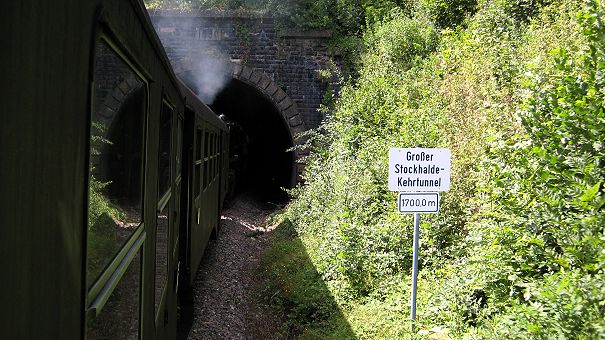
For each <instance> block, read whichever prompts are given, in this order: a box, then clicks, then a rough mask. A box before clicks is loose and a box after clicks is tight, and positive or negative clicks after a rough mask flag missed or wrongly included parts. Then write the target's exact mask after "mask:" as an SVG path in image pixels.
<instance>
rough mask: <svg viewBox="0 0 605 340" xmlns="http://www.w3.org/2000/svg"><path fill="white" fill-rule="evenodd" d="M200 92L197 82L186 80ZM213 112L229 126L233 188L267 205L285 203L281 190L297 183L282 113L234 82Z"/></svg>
mask: <svg viewBox="0 0 605 340" xmlns="http://www.w3.org/2000/svg"><path fill="white" fill-rule="evenodd" d="M183 80H184V81H185V83H187V84H188V85H190V87H191V89H192V90H194V92H197V89H196V88H195V85H191V84H194V82H192V81H190V80H191V79H188V77H187V75H185V77H183ZM209 106H210V108H211V109H212V110H213V111H214V112H215V113H216V114H218V115H225V117H226V118H227V119H226V121H227V122H228V124H229V126H230V131H231V140H230V167H231V174H230V175H231V176H230V187H231V188H235V190H234V194H237V193H242V192H244V193H247V194H251V195H254V196H255V197H257V198H259V199H263V200H268V201H276V202H283V201H285V200H286V199H287V194H286V193H285V191H284V190H283V189H282V188H291V187H292V186H293V184H294V183H295V174H296V172H295V165H294V161H295V159H294V152H292V151H287V150H289V149H290V148H292V146H293V142H292V137H291V134H290V130H289V127H288V125H287V124H286V121H285V119H284V118H283V116H282V114H281V113H280V112H279V110H278V109H277V108H276V107H275V106H274V105H273V104H272V103H271V102H270V101H269V99H267V98H266V97H265V96H264V95H263V94H262V93H261V92H260V91H259V90H257V89H255V88H254V87H252V86H250V85H248V84H246V83H244V82H242V81H240V80H237V79H231V80H230V81H229V83H228V84H227V85H226V86H225V88H224V89H223V90H222V91H220V92H219V93H218V95H217V96H216V97H215V98H214V102H213V103H211V104H210V105H209Z"/></svg>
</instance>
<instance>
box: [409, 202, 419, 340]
mask: <svg viewBox="0 0 605 340" xmlns="http://www.w3.org/2000/svg"><path fill="white" fill-rule="evenodd" d="M419 227H420V214H419V213H415V214H414V252H413V253H412V303H411V305H412V306H411V309H410V320H411V321H412V333H414V322H416V284H417V282H418V239H419V236H418V233H419Z"/></svg>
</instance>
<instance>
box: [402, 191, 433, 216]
mask: <svg viewBox="0 0 605 340" xmlns="http://www.w3.org/2000/svg"><path fill="white" fill-rule="evenodd" d="M439 200H440V197H439V193H438V192H400V193H399V197H398V198H397V207H398V208H399V212H400V213H403V214H410V213H438V212H439Z"/></svg>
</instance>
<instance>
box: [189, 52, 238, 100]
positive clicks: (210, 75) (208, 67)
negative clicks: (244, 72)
mask: <svg viewBox="0 0 605 340" xmlns="http://www.w3.org/2000/svg"><path fill="white" fill-rule="evenodd" d="M228 60H229V59H228V58H216V57H211V56H208V55H205V56H200V57H199V59H197V60H193V61H192V62H193V69H192V70H191V71H192V76H193V81H194V82H195V85H196V88H197V91H198V93H197V95H198V96H199V97H200V99H201V100H202V101H203V102H204V103H206V104H208V105H210V104H212V103H213V102H214V99H215V98H216V96H217V95H218V94H219V93H220V91H221V90H222V89H223V88H225V86H226V85H227V84H228V83H229V81H230V80H231V65H230V63H229V61H228Z"/></svg>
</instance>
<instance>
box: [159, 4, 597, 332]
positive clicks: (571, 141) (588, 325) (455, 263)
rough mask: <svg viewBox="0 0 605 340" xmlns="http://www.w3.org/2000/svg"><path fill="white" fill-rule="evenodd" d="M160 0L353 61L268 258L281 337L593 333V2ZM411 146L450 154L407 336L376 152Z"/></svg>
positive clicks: (396, 244)
mask: <svg viewBox="0 0 605 340" xmlns="http://www.w3.org/2000/svg"><path fill="white" fill-rule="evenodd" d="M156 2H157V3H161V2H160V1H159V0H156ZM172 3H173V4H175V3H176V4H180V5H179V6H185V7H186V6H202V7H203V6H214V7H220V8H228V9H235V8H248V9H262V10H266V11H270V12H272V13H274V14H277V15H278V16H281V17H282V18H285V19H284V22H283V24H284V26H285V27H290V28H299V29H330V30H332V31H333V32H335V40H334V44H335V45H336V46H337V47H338V48H339V49H340V50H342V51H343V54H344V55H345V56H347V57H348V58H349V64H348V65H349V66H350V67H352V68H353V69H354V70H353V72H351V73H350V74H353V75H355V77H354V78H351V79H343V84H345V85H344V87H343V88H342V89H341V91H340V92H339V96H338V97H337V98H335V99H334V100H331V101H330V104H329V106H328V107H326V108H325V110H326V111H327V112H329V113H330V114H329V116H328V118H327V119H326V121H325V122H324V124H323V125H322V126H321V128H320V129H319V130H318V131H315V132H313V133H311V134H310V136H311V140H310V143H309V145H310V146H311V147H312V153H311V155H310V156H309V158H308V159H307V161H308V163H309V165H308V167H307V171H306V182H305V184H304V185H302V186H299V187H298V188H296V189H295V190H293V191H292V195H293V196H294V199H293V201H292V203H291V204H290V205H289V207H288V208H287V210H286V211H285V212H283V213H282V214H281V216H278V217H277V219H278V220H280V221H282V224H281V225H280V227H279V230H281V232H279V236H278V237H277V238H276V242H275V245H274V247H273V248H272V249H271V250H270V251H268V252H267V254H266V256H265V259H264V267H263V268H264V270H265V274H266V275H267V277H268V279H269V281H270V285H269V286H268V287H267V295H268V296H269V297H270V298H271V301H273V302H274V303H276V304H277V305H278V306H279V307H280V308H281V309H282V310H283V312H284V313H285V314H286V316H287V320H288V321H287V323H286V325H285V332H286V331H287V332H288V334H289V335H290V336H296V337H300V338H327V339H330V338H332V339H346V338H354V337H358V338H384V339H393V338H426V337H436V338H488V339H501V338H520V339H524V338H544V339H550V338H581V339H600V338H604V337H605V272H604V271H605V247H604V246H605V230H604V226H605V217H604V210H603V209H604V208H603V206H604V205H605V188H604V175H605V170H604V166H603V165H604V164H603V163H604V162H605V160H603V154H604V151H603V148H604V142H603V141H602V139H603V137H602V136H603V135H605V114H604V106H605V88H604V82H605V26H604V23H603V14H604V13H605V8H604V6H605V4H604V3H603V1H602V0H561V1H552V0H493V1H490V0H401V1H397V0H367V1H356V0H317V1H310V0H302V1H273V0H258V1H243V0H206V1H204V0H195V1H194V0H191V1H176V0H175V1H173V2H172ZM164 6H165V4H164ZM418 144H421V145H423V146H425V147H446V148H449V149H451V150H452V189H451V190H450V191H449V192H447V193H443V196H442V207H441V212H440V213H439V214H438V215H435V216H424V217H423V223H422V225H421V250H420V254H421V271H420V277H419V292H418V294H419V295H418V315H417V317H418V328H417V331H416V332H415V333H411V331H410V327H409V321H408V319H409V296H410V288H409V286H410V280H411V279H410V270H411V268H410V267H411V253H412V251H411V247H412V228H411V226H412V221H411V216H406V215H400V214H399V213H397V212H396V207H395V197H396V196H395V194H394V193H391V192H389V191H388V190H387V183H386V180H387V163H388V159H387V157H388V156H387V155H388V150H389V148H391V147H413V146H415V145H418Z"/></svg>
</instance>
